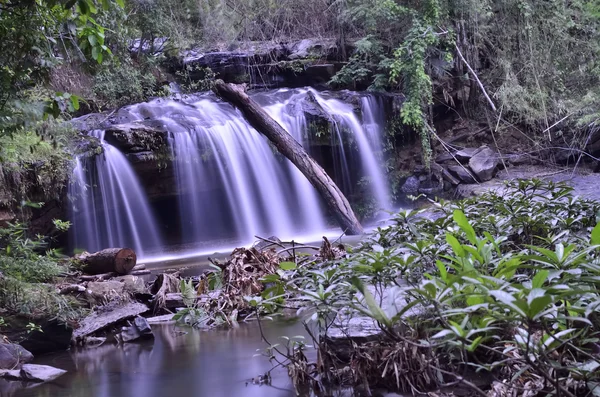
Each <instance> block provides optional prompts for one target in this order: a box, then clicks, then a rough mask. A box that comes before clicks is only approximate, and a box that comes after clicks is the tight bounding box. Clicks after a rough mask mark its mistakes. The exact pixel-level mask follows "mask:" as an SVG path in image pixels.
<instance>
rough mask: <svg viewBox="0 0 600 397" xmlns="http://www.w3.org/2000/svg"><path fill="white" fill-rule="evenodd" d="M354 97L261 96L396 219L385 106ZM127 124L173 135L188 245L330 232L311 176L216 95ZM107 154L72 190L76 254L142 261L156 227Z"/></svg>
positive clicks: (149, 112) (305, 92)
mask: <svg viewBox="0 0 600 397" xmlns="http://www.w3.org/2000/svg"><path fill="white" fill-rule="evenodd" d="M348 96H352V97H353V98H354V99H355V101H353V102H354V105H352V104H350V103H347V102H345V101H342V100H340V99H338V98H336V97H334V96H333V95H330V94H328V93H323V92H317V91H315V90H313V89H293V90H288V89H282V90H277V91H268V92H263V93H259V94H254V95H253V97H254V98H255V100H256V101H257V102H259V103H260V104H261V105H262V106H263V108H264V109H265V111H266V112H267V113H269V115H270V116H271V117H273V118H274V119H275V120H277V121H278V122H279V123H280V125H281V126H282V127H284V129H285V130H286V131H287V132H288V133H290V134H291V135H292V136H293V137H294V138H295V139H296V140H297V141H298V142H299V143H301V144H302V145H303V146H304V147H305V148H306V149H307V151H308V152H309V153H310V154H311V155H313V156H316V158H319V156H320V157H321V158H322V159H326V160H327V161H326V162H327V163H328V164H327V166H326V169H327V170H328V172H330V174H332V177H333V178H334V179H335V180H336V181H337V183H338V184H339V185H340V187H341V188H342V190H343V191H344V192H345V193H346V194H352V193H353V192H354V189H355V186H356V185H357V183H358V181H362V182H365V181H366V182H367V184H366V190H367V191H368V195H370V196H371V199H372V200H373V201H374V202H376V206H377V208H378V209H384V210H388V209H390V207H391V204H390V198H389V192H388V184H387V181H386V178H385V175H384V172H383V170H382V167H381V163H382V157H381V156H382V155H381V150H382V142H381V141H382V138H383V129H384V124H385V115H384V113H383V102H382V101H381V99H380V98H378V97H375V96H373V95H361V96H360V97H359V96H356V95H355V94H352V93H348ZM309 103H310V104H312V105H314V106H316V105H318V107H319V110H318V111H319V112H321V113H323V112H324V114H323V115H322V119H323V120H325V123H326V124H327V125H329V126H330V128H329V130H330V131H329V135H330V143H329V144H327V143H325V144H323V142H316V140H317V138H315V135H314V133H315V132H314V131H311V128H312V126H311V125H310V123H309V121H308V119H307V113H306V112H305V110H304V109H305V108H304V107H305V106H308V104H309ZM315 104H316V105H315ZM120 115H121V116H120V117H122V118H123V119H126V120H128V121H143V120H150V121H152V122H153V123H154V124H160V125H162V127H163V128H164V129H165V130H166V131H167V136H168V143H169V146H170V151H171V156H172V159H173V162H172V165H170V166H172V167H173V168H172V170H173V171H172V172H173V175H174V177H175V184H176V187H175V188H174V190H175V191H176V192H177V193H176V194H177V199H176V202H175V203H173V204H174V205H176V207H177V214H178V219H179V220H178V221H177V222H176V223H177V225H178V226H179V227H180V229H181V230H180V234H181V242H182V243H201V242H207V241H216V240H219V241H223V240H228V241H235V244H247V243H250V242H252V241H254V240H255V237H254V236H256V235H260V236H271V235H276V236H278V237H279V238H281V239H291V238H297V237H298V236H300V235H312V236H315V238H319V237H320V236H321V235H322V233H323V232H324V231H325V230H326V229H327V228H329V227H331V226H330V221H328V218H327V215H326V211H325V208H324V206H323V204H322V203H321V200H320V198H319V196H318V194H317V192H316V190H315V189H314V187H313V186H312V185H311V184H310V183H309V182H308V180H307V179H306V177H304V175H302V173H301V172H300V171H299V170H298V169H297V168H296V167H295V166H294V165H293V164H292V163H291V162H290V161H289V160H288V159H286V158H285V157H284V156H282V155H281V154H279V153H278V152H277V151H276V149H275V148H274V147H272V145H271V144H270V142H269V141H268V140H267V139H266V138H265V137H264V136H262V135H261V134H260V133H258V132H257V131H256V130H254V129H253V128H252V127H251V126H250V125H249V124H248V123H247V122H246V121H245V120H244V118H243V117H242V116H241V114H240V112H239V111H237V110H236V109H234V108H233V107H232V106H231V105H229V104H227V103H224V102H221V101H219V100H216V99H215V98H214V96H212V95H205V94H204V95H191V96H178V97H177V98H176V99H164V98H162V99H157V100H153V101H150V102H146V103H141V104H137V105H132V106H128V107H126V108H124V109H121V111H120ZM311 117H312V116H311ZM319 117H321V116H319ZM311 120H312V119H311ZM98 137H99V138H102V135H98ZM324 139H325V138H324ZM319 145H321V146H319ZM103 147H104V151H105V153H104V154H103V155H101V156H98V157H97V158H96V159H95V160H84V159H78V160H77V166H76V168H75V172H74V179H75V181H76V182H75V183H74V184H73V185H72V187H71V190H72V193H73V195H74V196H80V197H82V198H83V199H81V200H78V201H77V202H76V204H75V211H74V213H75V217H74V219H75V227H74V230H75V245H76V246H78V247H85V248H87V249H96V248H104V247H106V246H117V245H118V246H121V245H125V244H129V245H130V246H131V247H132V248H134V249H136V251H137V252H138V253H142V252H144V251H145V250H146V248H147V247H160V246H161V245H160V239H159V237H158V236H159V233H158V232H157V227H156V222H155V221H154V217H153V216H152V212H151V210H150V209H149V204H148V201H147V199H146V198H145V195H144V192H143V190H142V188H141V187H140V184H139V183H138V181H137V179H136V177H135V175H134V173H133V171H132V168H131V166H130V164H129V163H128V162H127V159H126V158H125V156H124V155H123V154H122V153H120V152H119V151H118V150H117V149H116V148H114V147H112V146H110V145H109V144H107V143H105V142H103ZM117 170H118V172H117ZM124 187H126V188H125V189H124ZM217 244H218V243H217ZM140 255H141V254H140Z"/></svg>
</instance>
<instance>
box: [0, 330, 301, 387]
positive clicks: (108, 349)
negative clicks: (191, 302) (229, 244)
mask: <svg viewBox="0 0 600 397" xmlns="http://www.w3.org/2000/svg"><path fill="white" fill-rule="evenodd" d="M262 324H263V330H264V334H265V335H266V336H267V338H268V339H269V340H270V341H271V342H272V343H275V342H280V341H281V339H280V337H281V336H282V335H289V336H294V335H298V334H302V326H301V324H298V323H284V322H264V321H263V322H262ZM153 330H154V334H155V339H154V340H153V341H145V342H142V343H132V344H127V345H124V346H120V347H117V346H115V345H104V346H100V347H97V348H91V349H82V350H72V351H68V352H63V353H59V354H54V355H49V356H45V357H42V356H40V357H38V358H37V359H36V360H35V363H36V364H47V365H52V366H55V367H58V368H62V369H65V370H67V371H68V373H67V374H65V375H63V376H62V377H60V378H58V379H57V380H56V381H54V382H52V383H47V384H42V385H37V386H35V387H31V388H28V389H21V390H18V389H19V388H20V386H21V385H20V384H19V383H20V382H7V381H2V380H0V396H2V397H5V396H6V397H9V396H10V397H42V396H44V397H46V396H52V397H84V396H85V397H167V396H174V397H177V396H186V397H187V396H194V397H203V396H206V397H209V396H210V397H221V396H222V397H231V396H245V397H258V396H260V397H284V396H285V397H289V396H294V395H295V393H294V391H293V388H292V385H291V383H290V380H289V378H288V377H287V374H286V372H285V370H283V369H277V370H275V371H273V373H272V376H273V379H272V386H257V385H253V384H251V379H252V378H254V377H256V376H258V375H259V374H263V373H265V372H266V371H268V370H269V369H270V368H272V365H271V364H270V363H269V361H268V360H267V358H265V357H263V356H257V349H264V348H265V346H266V345H265V343H264V342H263V341H261V337H260V332H259V328H258V324H257V323H249V324H242V325H240V327H239V328H235V329H224V330H212V331H198V330H193V329H189V328H181V327H177V326H174V325H158V326H154V327H153Z"/></svg>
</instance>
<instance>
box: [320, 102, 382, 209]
mask: <svg viewBox="0 0 600 397" xmlns="http://www.w3.org/2000/svg"><path fill="white" fill-rule="evenodd" d="M312 92H313V94H314V96H315V98H316V99H317V101H318V103H319V104H320V105H321V107H322V108H323V109H324V110H325V111H326V112H327V113H328V114H329V115H330V116H331V118H332V119H333V120H334V121H335V126H334V130H335V136H336V139H339V140H340V141H343V139H344V138H343V136H342V135H341V129H342V128H347V129H349V130H350V131H351V133H352V136H353V138H354V139H355V140H356V144H357V146H358V154H359V156H360V160H361V163H362V167H363V169H364V176H365V177H366V178H367V179H368V182H369V184H370V188H371V192H372V194H373V196H374V198H375V199H376V201H377V205H378V209H379V210H391V203H390V196H389V188H388V183H387V181H386V179H385V176H384V172H383V169H382V167H381V165H380V163H381V159H379V161H378V159H377V155H376V154H377V153H380V152H381V146H382V145H381V140H382V134H381V132H382V130H383V126H384V125H385V124H384V121H383V120H384V117H380V118H379V119H377V117H378V116H379V115H382V113H383V106H382V105H381V103H380V101H377V100H376V99H374V97H372V96H369V97H364V98H363V99H361V105H362V110H363V123H361V122H360V121H359V119H358V117H357V116H356V114H355V112H354V109H353V108H352V106H351V105H350V104H348V103H344V102H342V101H340V100H339V99H335V98H329V99H327V98H325V97H323V96H321V95H319V94H318V93H317V92H316V91H314V90H312ZM376 115H378V116H376ZM332 135H333V134H332ZM340 158H341V160H340V161H341V167H342V168H343V169H344V170H347V168H348V162H349V160H348V158H347V157H346V154H345V153H344V152H341V153H340ZM344 172H347V171H344Z"/></svg>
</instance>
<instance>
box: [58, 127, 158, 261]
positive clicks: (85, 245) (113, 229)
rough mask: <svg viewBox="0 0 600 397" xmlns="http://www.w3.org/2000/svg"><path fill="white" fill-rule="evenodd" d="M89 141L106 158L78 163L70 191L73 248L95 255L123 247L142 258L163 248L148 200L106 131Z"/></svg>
mask: <svg viewBox="0 0 600 397" xmlns="http://www.w3.org/2000/svg"><path fill="white" fill-rule="evenodd" d="M90 135H93V136H95V137H96V138H98V139H100V141H101V143H102V148H103V150H104V153H103V154H101V155H99V156H96V157H95V158H94V159H91V160H88V159H80V158H77V159H76V164H75V170H74V181H73V183H71V185H70V186H69V196H70V197H71V199H72V201H73V206H72V214H71V218H72V220H73V227H72V229H71V231H72V234H73V242H74V247H75V248H77V249H85V250H87V251H92V252H93V251H97V250H100V249H103V248H107V247H124V246H127V247H130V248H133V249H134V250H135V251H136V253H137V254H138V256H140V257H142V256H144V255H145V254H146V252H147V250H148V249H149V248H153V249H156V248H157V247H160V246H161V245H162V242H161V239H160V237H159V235H160V234H159V232H158V227H157V225H156V222H155V220H154V215H153V214H152V211H151V210H150V206H149V204H148V200H147V199H146V194H145V192H144V191H143V189H142V187H141V186H140V183H139V182H138V180H137V177H136V176H135V174H134V172H133V170H132V168H131V165H130V164H129V162H128V161H127V159H126V158H125V156H124V155H123V154H122V153H121V152H119V151H118V150H117V149H116V148H115V147H113V146H111V145H109V144H108V143H106V142H104V131H93V132H92V133H90Z"/></svg>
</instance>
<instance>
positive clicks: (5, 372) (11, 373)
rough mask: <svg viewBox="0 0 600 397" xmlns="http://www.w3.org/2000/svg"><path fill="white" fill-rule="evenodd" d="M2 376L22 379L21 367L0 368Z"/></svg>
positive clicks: (0, 375) (0, 376)
mask: <svg viewBox="0 0 600 397" xmlns="http://www.w3.org/2000/svg"><path fill="white" fill-rule="evenodd" d="M0 378H6V379H21V370H20V369H12V370H11V369H0Z"/></svg>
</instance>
